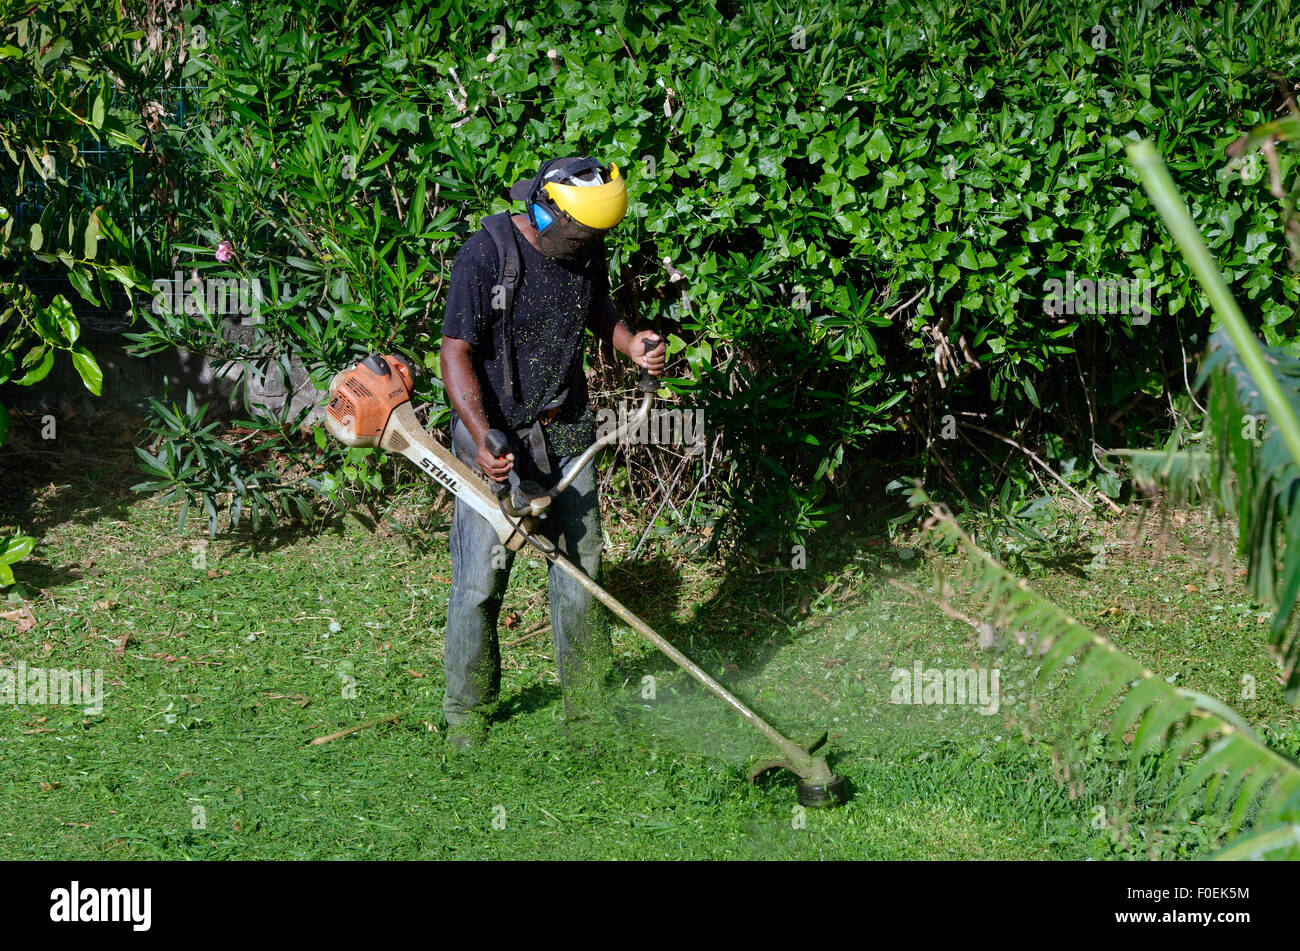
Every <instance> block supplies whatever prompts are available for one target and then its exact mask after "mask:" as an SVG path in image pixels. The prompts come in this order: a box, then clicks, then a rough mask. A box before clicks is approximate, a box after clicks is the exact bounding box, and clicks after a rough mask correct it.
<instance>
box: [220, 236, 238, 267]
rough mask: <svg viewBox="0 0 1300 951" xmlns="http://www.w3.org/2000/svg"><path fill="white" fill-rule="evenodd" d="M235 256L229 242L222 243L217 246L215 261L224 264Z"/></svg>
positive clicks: (233, 247) (232, 246)
mask: <svg viewBox="0 0 1300 951" xmlns="http://www.w3.org/2000/svg"><path fill="white" fill-rule="evenodd" d="M234 256H235V246H234V245H233V244H231V243H230V242H229V241H222V242H221V243H220V244H219V245H217V260H218V261H220V262H221V263H222V264H225V263H226V262H227V261H229V260H230V259H231V258H232V257H234Z"/></svg>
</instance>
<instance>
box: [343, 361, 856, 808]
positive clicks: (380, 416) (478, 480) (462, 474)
mask: <svg viewBox="0 0 1300 951" xmlns="http://www.w3.org/2000/svg"><path fill="white" fill-rule="evenodd" d="M655 346H658V342H657V341H656V342H651V341H647V342H646V344H645V347H646V352H647V353H648V352H650V350H651V349H653V347H655ZM412 377H413V373H412V370H411V367H410V365H409V364H408V363H407V362H406V361H405V360H403V359H401V358H400V357H395V356H381V355H379V354H371V355H370V356H368V357H366V358H365V359H364V360H362V361H361V362H360V363H359V364H357V365H356V366H355V367H353V368H352V369H350V370H344V371H342V372H340V373H339V374H337V375H336V376H335V377H334V380H333V382H332V383H331V384H330V388H329V406H328V408H327V409H326V413H325V428H326V429H328V430H329V432H330V434H331V435H333V436H334V438H336V439H338V440H339V441H340V442H342V443H344V444H345V445H348V446H371V447H379V448H382V449H386V450H388V451H390V452H395V453H399V454H400V455H403V456H405V457H406V458H407V459H409V460H410V461H411V462H413V463H415V465H416V466H418V467H419V468H420V469H421V470H422V471H423V472H424V473H425V474H426V475H428V476H429V477H430V478H432V479H434V480H435V481H436V482H438V484H440V485H441V486H443V487H444V488H445V489H447V491H448V492H450V493H451V494H452V495H454V496H455V497H456V498H458V499H460V500H461V501H463V502H465V503H466V504H467V505H468V506H469V507H470V508H472V509H473V510H474V511H475V512H477V513H478V514H479V515H481V516H483V517H484V518H485V519H487V520H488V522H489V524H491V525H492V527H493V528H494V529H495V530H496V533H497V537H498V538H499V539H500V540H501V544H503V545H505V546H506V548H507V549H509V550H511V551H518V550H519V548H521V547H522V546H523V545H524V544H525V543H528V544H531V545H532V546H533V547H535V548H536V549H537V550H538V551H540V552H541V553H542V555H543V556H544V557H545V558H546V560H547V561H549V562H551V563H552V564H555V565H557V566H559V567H560V568H561V569H562V570H563V571H566V572H568V574H570V575H571V576H572V577H573V578H574V579H575V580H576V581H577V582H578V583H579V584H580V585H582V586H583V587H584V588H586V589H587V590H588V591H589V592H591V594H592V595H593V596H594V597H595V598H597V599H598V600H599V601H601V602H602V603H603V604H604V605H605V606H606V607H608V608H609V609H610V610H611V611H613V612H614V614H615V615H616V616H617V617H618V618H619V619H620V620H621V621H622V622H623V623H624V624H626V625H627V626H628V627H630V628H632V630H634V631H636V632H637V633H638V634H640V635H641V636H642V637H644V638H645V639H646V640H648V641H649V642H650V643H651V644H653V645H654V646H655V647H657V648H658V649H659V650H660V651H662V652H663V653H664V654H666V655H667V656H668V657H669V658H670V659H671V660H672V661H673V663H675V664H677V666H679V667H681V668H682V670H684V671H686V672H687V673H688V674H690V675H691V676H692V677H694V678H695V679H696V680H697V681H699V682H700V683H701V684H703V685H704V687H705V689H707V690H708V691H709V692H710V693H712V694H713V695H714V696H715V697H717V698H718V699H719V700H721V701H722V702H723V703H725V704H727V705H728V706H729V707H731V708H732V709H733V710H735V711H736V713H738V714H740V716H741V717H742V718H743V719H744V720H745V722H746V723H748V724H749V725H750V726H752V727H753V728H754V729H755V730H757V731H758V732H759V733H762V734H763V735H764V736H765V737H767V738H768V739H769V740H770V741H771V742H772V743H773V744H774V745H775V746H776V748H777V749H778V750H780V755H779V756H775V757H773V758H771V759H768V760H765V761H764V762H762V763H760V764H758V765H757V766H756V767H755V768H754V769H753V770H751V771H750V780H751V781H753V780H755V779H756V778H757V777H758V776H759V775H760V774H761V773H764V772H766V771H768V770H770V769H777V768H781V767H784V768H786V769H789V770H790V771H792V772H793V773H795V774H796V775H797V776H798V777H799V787H798V789H799V802H800V803H801V804H803V805H805V806H836V805H840V804H841V803H843V802H846V801H847V799H848V789H847V784H846V783H845V781H844V778H843V777H842V776H838V775H836V774H835V773H832V772H831V770H830V767H829V766H828V765H827V764H826V760H825V758H823V757H820V756H813V755H812V753H813V752H814V751H815V750H816V749H817V748H818V747H819V746H821V744H822V743H823V742H825V739H826V737H825V735H824V734H823V736H822V737H821V738H820V739H819V740H818V741H817V742H816V743H814V744H812V745H811V746H810V747H807V748H804V747H801V746H799V745H798V744H797V743H795V742H794V741H792V740H790V739H788V738H787V737H785V736H783V735H782V734H781V733H779V732H778V731H777V730H776V729H775V728H774V727H773V726H772V725H771V724H769V723H768V722H767V721H766V720H764V719H763V718H762V717H760V716H759V715H758V714H757V713H755V712H754V711H753V710H751V709H750V708H749V707H748V706H746V705H745V704H744V703H742V702H741V701H740V700H739V699H738V698H737V697H735V696H734V695H733V694H731V693H730V692H729V691H728V690H727V689H726V688H725V687H723V686H722V685H721V684H720V683H718V682H717V681H716V680H714V679H713V678H712V677H710V676H709V675H708V674H707V673H705V672H704V671H703V670H702V669H701V668H700V667H699V666H698V665H697V664H695V662H694V661H692V660H691V659H690V658H689V657H687V656H686V655H685V654H683V653H682V652H681V651H679V650H678V649H677V648H676V647H674V646H673V645H672V644H670V643H668V641H666V640H664V639H663V638H662V637H660V636H659V635H658V634H656V633H655V632H654V630H652V629H651V627H650V625H648V624H646V623H645V621H642V620H641V619H640V618H639V617H637V616H636V615H635V614H633V613H632V612H631V611H629V610H628V609H627V608H626V607H624V606H623V605H622V604H621V603H619V601H618V599H617V598H615V597H614V596H613V595H612V594H610V593H609V592H608V591H606V590H605V589H604V588H602V587H601V586H600V585H598V584H596V582H594V581H592V580H591V578H589V577H588V576H587V574H586V573H585V572H583V571H582V569H580V568H578V567H577V566H576V565H574V564H573V563H572V562H570V561H569V560H568V559H566V558H565V557H564V556H563V555H561V554H560V553H559V552H558V551H556V550H555V546H554V545H553V544H552V543H551V542H550V541H549V540H548V539H546V538H545V537H542V536H539V535H535V534H534V532H535V531H536V529H537V527H538V522H539V520H540V519H541V518H543V517H544V516H545V514H546V510H547V508H548V507H549V506H550V504H551V500H552V499H553V498H554V497H555V496H556V495H558V494H559V493H560V492H562V491H564V489H565V488H567V487H568V485H569V484H570V483H571V482H572V481H573V479H574V478H575V477H576V476H577V474H578V473H579V472H580V471H581V470H582V469H583V468H585V467H586V466H588V465H590V464H591V461H592V460H593V459H595V457H596V454H597V453H598V452H599V451H600V449H601V448H602V447H604V446H607V445H611V444H613V443H616V442H618V441H619V440H620V439H622V438H624V436H625V435H626V434H627V433H628V432H629V431H632V430H634V429H636V428H637V427H638V426H640V425H641V424H642V423H643V422H644V421H645V420H646V419H647V418H648V417H649V415H650V404H651V401H652V400H653V399H654V395H655V392H656V390H657V389H658V387H659V383H658V380H657V379H656V378H655V377H654V376H653V375H652V374H650V373H649V372H648V371H643V372H642V375H641V381H640V383H639V384H638V389H639V390H640V391H641V393H642V399H641V405H640V407H639V408H638V409H637V411H636V413H635V414H634V415H632V416H630V417H628V419H627V420H626V421H625V422H624V423H623V425H621V426H619V427H618V428H617V429H615V430H614V431H613V432H611V433H608V434H606V435H605V436H604V437H603V438H601V439H598V440H597V441H596V442H595V443H593V444H592V445H591V446H589V447H588V448H587V450H586V451H585V452H584V453H583V454H582V455H581V456H580V457H579V459H578V461H577V463H575V464H574V465H573V466H572V468H571V469H570V470H569V472H568V473H567V474H566V475H565V476H564V477H563V478H562V479H561V480H560V481H559V482H558V483H556V485H554V486H553V487H552V488H550V489H549V490H543V489H542V488H541V487H540V486H539V485H537V484H536V483H535V482H532V481H531V480H526V479H519V478H518V477H517V476H515V474H514V471H513V470H512V472H511V476H512V478H511V479H510V480H509V481H507V482H491V481H490V480H488V478H487V477H486V476H484V475H483V474H481V473H480V472H478V471H477V470H476V469H471V468H470V467H469V466H467V465H466V464H465V463H463V462H462V461H461V460H460V459H459V458H458V457H457V456H456V455H455V454H453V453H452V452H451V451H450V450H448V449H446V448H444V447H443V446H441V445H440V444H439V443H438V442H436V441H435V440H434V439H433V438H432V437H431V436H430V435H429V433H428V432H427V431H426V430H425V429H424V427H423V426H421V425H420V423H419V421H418V420H417V419H416V415H415V408H414V407H413V406H412V405H411V392H412V389H413V379H412ZM485 443H486V445H487V448H488V451H489V452H491V453H492V454H493V455H495V456H496V457H497V458H501V457H503V456H504V455H505V454H506V451H507V445H508V443H507V439H506V436H505V434H504V433H502V432H500V431H499V430H491V431H489V432H488V434H487V437H486V439H485Z"/></svg>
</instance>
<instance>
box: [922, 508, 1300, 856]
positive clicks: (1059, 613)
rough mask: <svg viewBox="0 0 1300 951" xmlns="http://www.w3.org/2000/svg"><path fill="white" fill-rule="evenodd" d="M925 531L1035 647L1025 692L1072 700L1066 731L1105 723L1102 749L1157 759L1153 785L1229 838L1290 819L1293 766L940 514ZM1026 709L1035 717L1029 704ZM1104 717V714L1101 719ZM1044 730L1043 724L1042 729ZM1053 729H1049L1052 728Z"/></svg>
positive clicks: (1297, 791)
mask: <svg viewBox="0 0 1300 951" xmlns="http://www.w3.org/2000/svg"><path fill="white" fill-rule="evenodd" d="M927 525H928V526H929V527H933V528H938V529H939V530H940V531H942V532H943V533H944V534H945V535H947V536H948V537H950V538H951V539H953V540H954V541H956V542H957V543H958V545H959V547H960V548H961V549H962V550H963V552H964V553H965V555H966V563H967V566H968V568H969V569H970V573H971V575H972V578H971V582H972V583H971V584H969V585H967V591H968V593H969V594H970V596H971V597H973V598H974V599H975V600H976V601H982V602H983V609H984V613H985V615H986V617H987V618H989V619H990V620H993V621H995V623H996V625H997V626H998V627H1000V628H1002V629H1004V630H1016V631H1018V632H1022V634H1024V635H1026V636H1028V637H1029V638H1030V639H1031V640H1032V642H1033V643H1035V644H1036V645H1037V649H1038V651H1039V652H1040V656H1038V658H1037V671H1036V673H1035V674H1033V675H1031V676H1032V677H1033V679H1034V692H1035V693H1036V694H1037V695H1038V696H1039V697H1044V698H1045V697H1047V696H1049V695H1060V694H1062V693H1064V694H1067V695H1069V696H1073V697H1075V698H1077V700H1078V703H1079V709H1080V711H1082V713H1083V714H1084V716H1083V718H1079V719H1071V720H1070V721H1069V726H1068V729H1070V730H1074V731H1079V732H1082V731H1083V730H1085V729H1086V728H1087V727H1088V726H1089V725H1090V724H1091V722H1093V721H1097V720H1101V719H1106V720H1108V722H1109V726H1110V734H1111V741H1112V744H1111V745H1112V748H1113V749H1114V750H1115V751H1116V752H1117V754H1119V756H1120V757H1121V758H1122V757H1123V756H1124V755H1125V754H1124V752H1123V751H1124V749H1125V745H1124V743H1125V740H1126V739H1131V745H1130V746H1129V747H1128V748H1127V754H1126V755H1127V758H1128V760H1129V766H1130V767H1136V766H1137V765H1138V764H1139V762H1141V761H1143V760H1144V758H1146V757H1148V756H1150V755H1152V754H1160V755H1159V756H1158V757H1157V759H1158V760H1159V762H1160V766H1159V769H1158V771H1157V776H1156V780H1157V782H1158V783H1159V784H1160V785H1162V786H1163V788H1164V789H1165V790H1166V791H1167V792H1169V793H1171V794H1172V796H1171V798H1172V799H1174V800H1181V799H1183V798H1186V797H1189V796H1191V795H1192V794H1193V793H1196V792H1198V791H1203V792H1204V793H1205V797H1206V809H1207V810H1208V811H1209V812H1210V813H1211V814H1212V815H1214V816H1216V817H1217V818H1219V819H1220V820H1221V821H1223V822H1224V823H1225V824H1226V825H1227V827H1228V829H1229V830H1230V831H1235V830H1237V829H1240V828H1241V827H1242V826H1243V825H1244V824H1245V823H1246V822H1247V821H1248V820H1249V821H1251V822H1253V823H1254V824H1255V825H1256V826H1266V825H1269V824H1272V823H1280V822H1295V821H1297V819H1300V763H1296V762H1295V761H1293V760H1292V759H1290V758H1288V757H1287V756H1285V755H1283V754H1282V753H1279V752H1278V751H1276V750H1274V749H1272V748H1270V747H1269V746H1268V745H1267V744H1266V743H1265V742H1264V741H1263V740H1262V739H1261V738H1260V737H1259V736H1258V735H1257V734H1256V733H1255V732H1254V731H1253V730H1252V729H1251V728H1250V727H1249V725H1248V724H1247V723H1246V722H1245V721H1244V720H1243V719H1242V718H1241V717H1240V716H1238V715H1237V714H1236V713H1235V712H1233V711H1232V710H1231V709H1230V708H1229V707H1227V706H1226V705H1225V704H1223V703H1222V702H1221V701H1219V700H1216V699H1214V698H1213V697H1209V696H1206V695H1204V694H1199V693H1196V692H1194V691H1190V690H1183V689H1179V688H1177V687H1174V686H1173V685H1172V684H1170V683H1167V682H1166V681H1165V680H1164V679H1163V678H1161V677H1159V676H1158V675H1157V674H1156V673H1155V672H1154V671H1152V670H1150V669H1148V668H1147V667H1146V666H1145V665H1143V664H1142V663H1141V661H1139V660H1137V659H1135V658H1134V657H1131V656H1130V655H1128V654H1126V653H1125V652H1124V651H1122V650H1121V649H1120V648H1119V647H1118V646H1116V645H1115V644H1114V643H1113V642H1112V641H1111V640H1109V639H1108V638H1106V637H1104V636H1103V635H1101V634H1098V633H1096V632H1095V631H1092V630H1090V629H1089V628H1087V627H1085V626H1084V625H1082V624H1080V623H1079V622H1078V621H1077V620H1076V619H1075V618H1073V617H1070V616H1069V615H1068V614H1066V612H1064V611H1063V610H1062V609H1061V608H1059V607H1057V606H1056V605H1055V604H1053V603H1052V602H1050V601H1048V600H1047V599H1045V598H1043V597H1042V596H1041V595H1039V594H1037V593H1036V592H1034V591H1033V590H1032V589H1031V588H1030V587H1029V584H1028V582H1027V581H1025V580H1024V579H1022V578H1019V577H1017V576H1016V575H1015V574H1013V573H1011V572H1010V571H1008V570H1007V569H1006V568H1005V567H1003V566H1002V565H1001V564H1000V563H999V562H998V561H997V560H996V559H994V558H993V557H992V556H991V555H989V554H988V553H987V552H985V551H984V550H983V549H981V548H980V547H979V546H978V545H977V544H976V543H975V542H974V541H973V540H972V539H971V538H970V536H968V535H967V534H966V533H965V532H964V531H963V530H962V529H961V527H960V526H959V525H958V524H957V522H956V520H955V519H953V517H952V515H951V514H950V513H949V512H948V511H947V510H946V509H945V508H943V507H942V506H939V505H932V506H931V518H930V519H929V521H928V523H927ZM1029 709H1030V710H1031V711H1032V710H1034V709H1039V710H1040V714H1039V715H1040V717H1041V716H1042V714H1041V705H1040V703H1039V702H1038V701H1037V700H1036V701H1035V702H1034V703H1031V704H1030V705H1029ZM1111 710H1113V711H1114V712H1113V713H1110V712H1109V711H1111ZM1044 725H1046V721H1044ZM1058 725H1059V724H1058Z"/></svg>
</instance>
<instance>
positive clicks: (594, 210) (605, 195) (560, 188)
mask: <svg viewBox="0 0 1300 951" xmlns="http://www.w3.org/2000/svg"><path fill="white" fill-rule="evenodd" d="M609 179H610V180H609V181H608V182H606V183H605V184H603V185H561V184H559V183H557V182H547V183H546V184H545V185H543V186H542V189H543V190H544V191H545V192H546V195H547V197H548V198H549V199H550V200H551V203H552V204H554V205H555V207H556V208H559V209H560V210H561V211H563V212H564V213H566V214H567V215H569V217H571V218H572V219H573V220H574V221H576V222H578V223H579V224H582V225H586V226H587V227H588V228H596V229H598V230H601V231H606V230H608V229H610V228H613V227H614V226H615V225H617V224H618V223H619V222H620V221H622V220H623V216H624V215H626V214H627V186H626V185H625V184H624V182H623V175H622V173H621V172H619V170H618V166H617V165H611V166H610V175H609Z"/></svg>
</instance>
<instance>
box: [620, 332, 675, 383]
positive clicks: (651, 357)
mask: <svg viewBox="0 0 1300 951" xmlns="http://www.w3.org/2000/svg"><path fill="white" fill-rule="evenodd" d="M646 340H654V341H656V342H657V344H658V345H657V346H656V347H655V348H654V349H653V350H651V351H650V352H649V353H643V352H642V351H643V350H645V344H644V343H643V341H646ZM628 351H629V352H628V356H629V357H631V358H632V362H633V363H635V364H636V365H637V366H639V367H643V368H645V369H647V370H649V371H650V372H651V373H653V374H654V375H655V376H659V375H660V374H662V373H663V372H664V365H665V364H666V363H667V362H668V347H667V345H666V344H665V343H664V340H663V339H662V338H661V337H660V336H659V335H658V334H657V333H655V332H654V331H653V330H643V331H641V332H640V333H638V334H635V335H634V336H633V337H632V341H631V343H630V344H628Z"/></svg>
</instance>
